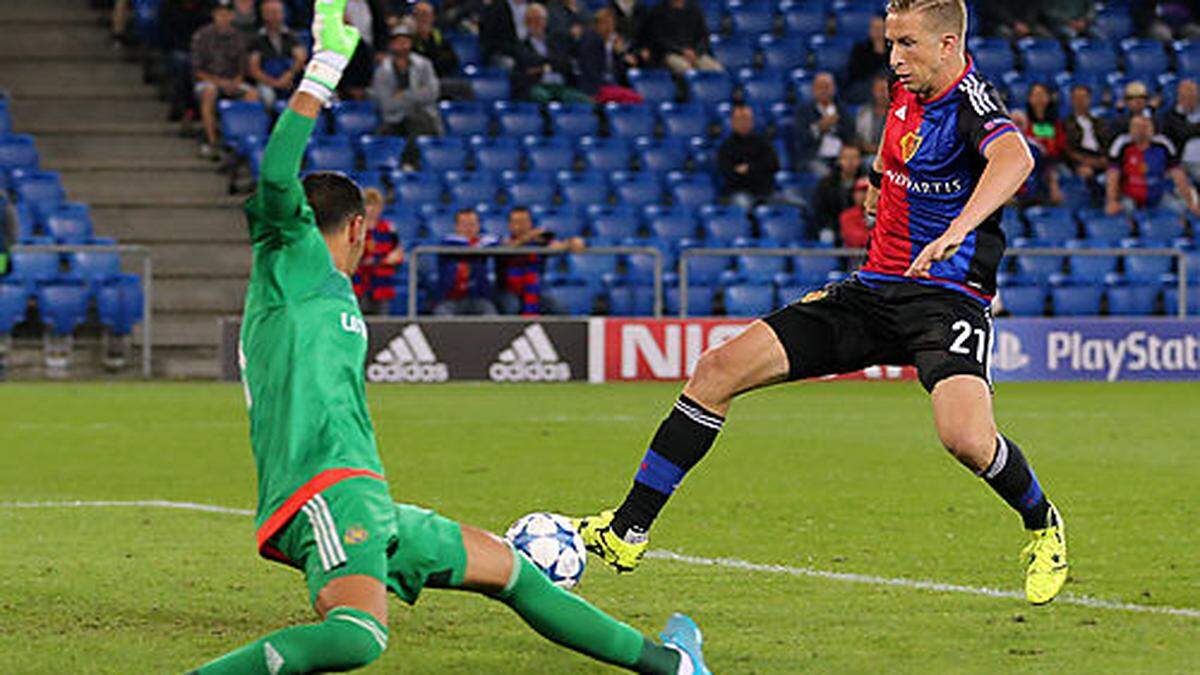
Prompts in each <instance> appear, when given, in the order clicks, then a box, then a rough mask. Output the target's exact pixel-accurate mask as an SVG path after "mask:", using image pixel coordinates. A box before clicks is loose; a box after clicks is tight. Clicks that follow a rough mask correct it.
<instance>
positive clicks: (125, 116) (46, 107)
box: [8, 98, 167, 127]
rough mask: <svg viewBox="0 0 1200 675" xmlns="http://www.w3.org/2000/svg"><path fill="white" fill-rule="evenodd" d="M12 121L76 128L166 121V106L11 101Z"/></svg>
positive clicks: (132, 102) (145, 101)
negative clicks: (29, 121)
mask: <svg viewBox="0 0 1200 675" xmlns="http://www.w3.org/2000/svg"><path fill="white" fill-rule="evenodd" d="M8 110H9V112H10V113H11V114H12V116H13V118H14V119H18V120H35V121H36V122H35V126H38V127H76V126H89V125H105V124H114V123H120V124H128V123H145V122H148V121H159V120H164V121H165V120H166V119H167V104H166V103H163V102H161V101H158V100H155V99H151V98H144V99H142V100H108V99H104V100H95V101H88V102H86V103H83V102H78V101H61V100H59V101H56V100H53V99H35V100H26V99H14V100H13V101H12V102H11V103H9V105H8Z"/></svg>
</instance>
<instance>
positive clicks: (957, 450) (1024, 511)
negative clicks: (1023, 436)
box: [932, 375, 1067, 605]
mask: <svg viewBox="0 0 1200 675" xmlns="http://www.w3.org/2000/svg"><path fill="white" fill-rule="evenodd" d="M932 400H933V417H934V424H935V425H936V426H937V430H938V436H939V437H940V438H941V440H942V444H943V445H945V446H946V448H947V449H948V450H950V452H952V453H954V456H955V457H957V458H958V460H959V461H960V462H962V463H963V464H964V465H966V466H967V468H969V469H971V470H973V471H974V472H975V473H976V475H978V476H979V477H981V478H983V480H984V481H985V482H986V483H987V484H988V486H989V487H991V488H992V489H993V490H995V492H996V494H997V495H999V496H1000V498H1001V499H1003V500H1004V501H1005V502H1006V503H1007V504H1008V505H1009V506H1011V507H1012V508H1013V510H1015V511H1016V512H1017V513H1018V514H1019V515H1020V516H1021V520H1022V522H1023V523H1024V525H1025V529H1026V530H1028V531H1029V534H1030V542H1029V543H1028V544H1027V545H1026V546H1025V548H1024V549H1023V550H1022V552H1021V561H1022V564H1023V565H1024V567H1025V597H1026V598H1028V600H1029V602H1031V603H1033V604H1035V605H1041V604H1044V603H1047V602H1050V601H1051V600H1053V599H1054V598H1055V596H1057V595H1058V593H1059V591H1060V590H1062V587H1063V584H1064V583H1066V580H1067V540H1066V527H1065V525H1064V523H1063V519H1062V515H1061V514H1059V512H1058V509H1056V508H1054V505H1053V504H1051V503H1050V500H1049V499H1048V498H1047V497H1046V494H1045V492H1044V491H1043V490H1042V486H1041V484H1040V483H1039V482H1038V478H1037V475H1036V474H1034V472H1033V469H1032V468H1030V466H1029V462H1028V461H1027V460H1026V459H1025V454H1024V453H1023V452H1021V448H1020V447H1018V446H1017V444H1016V443H1014V442H1013V441H1012V440H1011V439H1009V438H1008V437H1006V436H1004V435H1003V434H1000V433H998V432H997V430H996V425H995V422H994V421H993V417H992V397H991V392H990V391H988V388H987V384H986V383H985V382H984V381H983V380H981V379H979V378H978V377H974V376H969V375H958V376H954V377H950V378H947V379H945V380H942V381H941V382H939V383H938V384H937V385H936V386H935V387H934V389H933V394H932Z"/></svg>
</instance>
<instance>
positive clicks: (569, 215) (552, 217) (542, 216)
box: [532, 206, 583, 239]
mask: <svg viewBox="0 0 1200 675" xmlns="http://www.w3.org/2000/svg"><path fill="white" fill-rule="evenodd" d="M532 211H533V222H534V224H535V225H536V226H537V227H540V228H542V229H544V230H546V231H547V232H553V233H554V236H556V237H558V238H560V239H562V238H567V237H578V236H580V235H582V234H583V219H582V218H580V217H579V214H578V213H577V212H576V211H575V209H571V208H554V207H545V206H534V207H533V209H532Z"/></svg>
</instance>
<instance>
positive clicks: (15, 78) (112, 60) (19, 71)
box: [0, 53, 142, 91]
mask: <svg viewBox="0 0 1200 675" xmlns="http://www.w3.org/2000/svg"><path fill="white" fill-rule="evenodd" d="M141 81H142V68H141V66H139V65H137V64H134V63H126V62H125V61H122V60H120V59H119V58H117V56H116V55H114V54H112V53H109V55H108V57H107V58H97V57H95V56H93V57H89V58H80V57H68V58H63V59H58V60H48V59H41V60H37V59H31V58H19V59H18V58H7V59H2V60H0V82H3V83H4V86H5V87H11V88H14V89H20V88H22V87H30V86H35V87H43V88H45V87H47V86H49V85H53V86H56V87H59V88H61V90H62V91H69V90H74V89H76V88H78V87H92V88H96V87H110V86H112V87H127V86H129V85H131V84H138V83H140V82H141Z"/></svg>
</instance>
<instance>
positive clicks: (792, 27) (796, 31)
mask: <svg viewBox="0 0 1200 675" xmlns="http://www.w3.org/2000/svg"><path fill="white" fill-rule="evenodd" d="M779 10H780V13H781V14H782V15H783V28H784V31H785V32H786V33H789V34H793V35H816V34H818V33H824V32H825V28H826V26H827V25H828V23H829V19H828V17H827V16H826V13H825V6H824V3H822V2H813V1H812V0H784V2H782V3H780V5H779Z"/></svg>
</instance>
